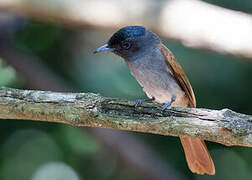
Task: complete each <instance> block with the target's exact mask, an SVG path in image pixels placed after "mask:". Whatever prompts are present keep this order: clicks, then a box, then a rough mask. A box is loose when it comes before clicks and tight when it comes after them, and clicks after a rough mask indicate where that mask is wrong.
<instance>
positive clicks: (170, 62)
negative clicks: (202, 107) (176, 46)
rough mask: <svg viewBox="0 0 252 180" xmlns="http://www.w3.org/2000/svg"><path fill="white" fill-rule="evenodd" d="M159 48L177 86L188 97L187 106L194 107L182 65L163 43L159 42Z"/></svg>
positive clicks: (191, 91) (191, 93) (192, 94)
mask: <svg viewBox="0 0 252 180" xmlns="http://www.w3.org/2000/svg"><path fill="white" fill-rule="evenodd" d="M159 48H160V50H161V52H162V54H163V56H164V57H165V63H166V65H167V67H168V68H169V69H170V70H171V71H172V73H173V76H174V77H175V79H176V81H177V83H178V84H179V86H180V87H181V88H182V90H184V91H185V94H186V96H187V97H188V99H189V107H196V99H195V96H194V93H193V89H192V86H191V84H190V82H189V80H188V79H187V77H186V75H185V73H184V71H183V69H182V67H181V66H180V65H179V63H178V61H177V60H176V58H175V56H174V55H173V54H172V52H171V51H170V50H169V49H168V48H167V47H165V45H163V44H162V43H161V44H160V47H159Z"/></svg>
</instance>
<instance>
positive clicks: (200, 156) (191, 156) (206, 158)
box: [180, 137, 215, 175]
mask: <svg viewBox="0 0 252 180" xmlns="http://www.w3.org/2000/svg"><path fill="white" fill-rule="evenodd" d="M180 140H181V143H182V146H183V148H184V152H185V156H186V161H187V164H188V166H189V168H190V170H191V171H192V172H194V173H197V174H205V173H206V174H210V175H214V174H215V167H214V163H213V160H212V158H211V156H210V154H209V152H208V150H207V147H206V145H205V143H204V141H203V140H201V139H199V138H192V137H180Z"/></svg>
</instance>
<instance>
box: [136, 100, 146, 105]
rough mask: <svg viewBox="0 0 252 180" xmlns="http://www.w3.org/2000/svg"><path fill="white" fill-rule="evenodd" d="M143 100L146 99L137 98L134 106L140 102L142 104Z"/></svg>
mask: <svg viewBox="0 0 252 180" xmlns="http://www.w3.org/2000/svg"><path fill="white" fill-rule="evenodd" d="M145 101H146V100H145V99H137V100H136V104H135V107H137V106H139V105H140V104H142V103H143V102H145Z"/></svg>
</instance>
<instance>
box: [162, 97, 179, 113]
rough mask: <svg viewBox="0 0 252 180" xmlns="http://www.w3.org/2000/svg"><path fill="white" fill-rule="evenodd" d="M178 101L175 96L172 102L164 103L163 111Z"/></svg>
mask: <svg viewBox="0 0 252 180" xmlns="http://www.w3.org/2000/svg"><path fill="white" fill-rule="evenodd" d="M175 100H176V98H175V97H174V96H172V98H171V101H170V102H168V103H164V104H163V108H162V111H164V110H166V109H167V108H168V107H170V106H171V105H172V103H173V102H174V101H175Z"/></svg>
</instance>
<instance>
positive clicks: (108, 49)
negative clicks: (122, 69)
mask: <svg viewBox="0 0 252 180" xmlns="http://www.w3.org/2000/svg"><path fill="white" fill-rule="evenodd" d="M113 50H114V48H110V47H108V44H104V45H103V46H101V47H99V48H98V49H96V50H95V52H94V53H100V52H106V51H107V52H111V51H113Z"/></svg>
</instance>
